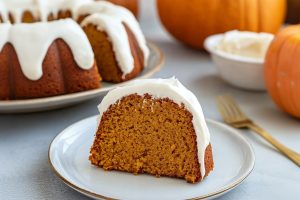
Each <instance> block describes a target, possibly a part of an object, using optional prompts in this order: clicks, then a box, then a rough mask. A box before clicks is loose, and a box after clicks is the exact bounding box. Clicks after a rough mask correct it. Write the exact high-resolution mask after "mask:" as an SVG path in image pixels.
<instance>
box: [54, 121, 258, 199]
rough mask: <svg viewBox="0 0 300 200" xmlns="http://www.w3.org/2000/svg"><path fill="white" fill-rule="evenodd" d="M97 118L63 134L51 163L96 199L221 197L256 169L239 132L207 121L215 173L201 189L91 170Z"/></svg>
mask: <svg viewBox="0 0 300 200" xmlns="http://www.w3.org/2000/svg"><path fill="white" fill-rule="evenodd" d="M96 118H97V117H96V116H94V117H90V118H87V119H84V120H82V121H79V122H77V123H75V124H73V125H72V126H69V127H68V128H67V129H65V130H64V131H62V132H61V133H60V134H59V135H58V136H56V138H55V139H54V140H53V141H52V143H51V145H50V147H49V163H50V165H51V167H52V168H53V170H54V171H55V173H56V174H57V175H58V177H59V178H61V179H62V180H63V182H65V183H66V184H67V185H68V186H70V187H71V188H73V189H75V190H77V191H78V192H80V193H82V194H85V195H87V196H89V197H92V198H95V199H111V198H112V199H156V200H158V199H193V198H197V199H202V198H215V197H217V196H220V195H222V194H224V193H226V192H228V191H230V190H231V189H233V188H234V187H236V186H237V185H238V184H240V183H241V182H242V181H243V180H244V179H245V178H246V177H247V176H248V175H249V174H250V173H251V171H252V169H253V167H254V161H255V157H254V152H253V150H252V147H251V145H250V144H249V143H248V142H247V140H246V139H245V138H244V137H243V136H242V135H241V134H240V133H238V132H237V131H235V130H234V129H232V128H230V127H228V126H226V125H223V124H221V123H219V122H215V121H212V120H207V123H208V127H209V129H210V132H211V143H212V148H213V156H214V161H215V169H214V170H213V171H212V172H211V174H210V175H209V176H208V177H207V178H206V179H205V180H204V181H203V182H200V183H198V184H189V183H186V182H185V180H181V179H175V178H167V177H161V178H156V177H154V176H150V175H145V174H143V175H141V174H140V175H137V176H135V175H132V174H130V173H125V172H116V171H109V172H107V171H104V170H103V169H101V168H97V167H94V166H92V165H91V164H90V162H89V160H88V157H89V150H90V147H91V145H92V142H93V139H94V133H95V130H96V126H97V125H96V124H97V122H96Z"/></svg>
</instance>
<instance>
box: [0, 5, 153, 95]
mask: <svg viewBox="0 0 300 200" xmlns="http://www.w3.org/2000/svg"><path fill="white" fill-rule="evenodd" d="M64 18H70V19H68V20H67V21H65V22H57V23H50V22H48V21H57V20H60V19H64ZM72 18H73V20H74V21H73V22H72ZM0 20H1V22H5V23H3V24H0V30H1V34H2V36H3V37H2V38H1V42H2V52H1V53H0V54H1V56H0V64H1V63H3V65H6V66H5V67H3V68H2V69H1V71H3V74H2V75H1V76H3V77H4V79H3V80H2V82H3V83H5V84H9V85H5V86H2V87H5V88H6V91H8V89H7V88H9V87H10V88H14V87H15V86H16V85H18V84H15V85H11V84H12V83H13V82H14V80H13V81H4V80H7V79H11V78H16V77H18V78H20V77H21V78H20V79H22V80H23V79H24V77H25V78H27V79H24V80H23V81H22V82H21V83H24V82H27V83H28V88H27V89H24V88H23V89H20V90H22V91H23V92H22V95H18V94H16V95H14V91H16V90H19V88H16V89H11V90H10V93H13V94H10V95H8V92H1V93H0V94H1V95H0V98H1V99H18V98H35V97H46V96H54V95H59V94H65V93H70V92H77V91H82V90H87V89H94V88H97V87H99V85H100V84H99V83H98V84H95V83H94V80H95V77H97V80H99V74H98V72H97V70H95V69H94V68H95V66H93V65H94V59H95V60H96V64H97V67H98V71H99V72H100V74H101V75H102V76H103V80H104V81H110V82H122V81H126V80H129V79H132V78H134V77H136V76H137V75H138V74H139V73H140V72H141V71H142V70H143V68H144V67H145V66H146V64H147V61H148V57H149V49H148V47H147V45H146V40H145V38H144V36H143V34H142V32H141V30H140V28H139V25H138V22H137V21H136V19H135V17H134V16H133V15H132V13H131V12H130V11H128V10H126V9H125V8H123V7H120V6H116V5H113V4H111V3H109V2H105V1H97V2H94V1H92V0H24V1H17V0H0ZM82 20H83V21H82ZM39 21H42V22H43V23H40V22H39ZM22 22H37V23H32V24H31V25H30V24H23V23H22ZM76 22H77V23H80V22H82V28H83V30H84V32H83V31H82V30H80V27H79V26H78V24H77V23H76ZM10 23H13V24H16V25H10ZM63 23H65V25H62V24H63ZM52 29H53V30H52ZM44 30H45V31H44ZM23 35H24V36H23ZM54 37H55V38H54ZM70 41H72V42H70ZM58 44H60V45H58ZM82 44H86V46H85V47H82ZM7 46H8V47H7ZM63 47H64V48H63ZM81 47H82V48H81ZM7 48H8V49H9V50H7ZM28 49H30V50H28ZM63 49H68V51H67V50H64V52H57V51H61V50H63ZM51 52H52V53H51ZM54 52H56V53H54ZM66 52H68V53H66ZM15 55H16V56H15ZM12 58H14V59H15V60H12ZM67 58H68V59H67ZM60 61H64V62H60ZM10 62H13V63H16V64H15V65H12V64H11V63H10ZM83 62H86V63H83ZM55 63H56V64H55ZM57 63H60V64H57ZM62 63H65V64H62ZM67 64H68V65H67ZM75 64H76V65H77V68H75V67H74V66H75ZM10 66H17V67H16V70H12V69H14V67H10ZM92 66H93V67H92ZM19 68H20V69H21V70H19V71H20V72H23V74H22V73H18V76H13V74H14V73H12V72H16V71H18V69H19ZM51 68H55V70H53V71H55V73H51V74H50V75H49V74H48V73H45V74H47V77H44V76H42V71H48V70H47V69H49V71H51ZM60 68H62V69H61V70H63V71H61V72H56V71H57V70H58V69H60ZM42 69H43V70H42ZM72 69H74V70H72ZM68 72H71V73H72V74H67V73H68ZM7 74H9V75H8V76H7ZM62 74H64V78H63V80H64V82H65V83H64V88H65V89H63V86H61V85H59V86H58V85H57V82H61V80H60V79H59V80H57V77H61V76H62ZM81 74H82V76H81ZM88 74H89V76H88V77H91V76H92V77H93V78H88V77H87V75H88ZM91 74H92V75H91ZM69 77H73V78H75V77H76V78H75V79H74V80H72V81H75V80H77V83H76V82H72V83H69V82H68V81H66V80H68V79H70V78H69ZM20 79H18V80H16V81H15V82H18V81H19V80H20ZM40 79H44V80H47V81H42V82H37V81H40ZM81 79H82V80H81ZM30 81H31V82H30ZM44 82H47V84H46V85H47V87H49V88H51V89H49V88H48V89H47V90H45V88H44V87H46V86H45V85H44V84H43V85H42V84H41V83H44ZM75 83H76V84H75ZM83 83H84V84H83ZM49 85H51V87H50V86H49ZM25 88H26V87H25ZM42 88H44V89H42ZM68 88H69V89H68ZM30 91H35V92H30ZM37 91H39V92H37ZM26 92H28V95H27V94H26Z"/></svg>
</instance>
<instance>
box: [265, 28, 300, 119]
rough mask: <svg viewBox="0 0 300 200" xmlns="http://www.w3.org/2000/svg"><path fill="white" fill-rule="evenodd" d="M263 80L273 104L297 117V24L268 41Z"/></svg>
mask: <svg viewBox="0 0 300 200" xmlns="http://www.w3.org/2000/svg"><path fill="white" fill-rule="evenodd" d="M265 81H266V85H267V88H268V91H269V94H270V95H271V96H272V98H273V100H274V101H275V103H276V104H277V105H278V106H279V107H280V108H281V109H282V110H284V111H285V112H287V113H289V114H291V115H293V116H295V117H298V118H300V25H294V26H289V27H287V28H285V29H284V30H282V31H281V32H279V33H278V34H277V36H276V37H275V39H274V40H273V42H272V43H271V45H270V47H269V50H268V53H267V56H266V61H265Z"/></svg>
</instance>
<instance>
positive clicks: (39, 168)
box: [0, 0, 300, 200]
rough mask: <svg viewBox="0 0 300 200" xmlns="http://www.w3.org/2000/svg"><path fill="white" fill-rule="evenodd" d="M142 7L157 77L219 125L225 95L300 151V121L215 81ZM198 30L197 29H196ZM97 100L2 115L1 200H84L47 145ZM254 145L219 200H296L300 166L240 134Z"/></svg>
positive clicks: (200, 56)
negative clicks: (59, 172)
mask: <svg viewBox="0 0 300 200" xmlns="http://www.w3.org/2000/svg"><path fill="white" fill-rule="evenodd" d="M144 2H146V3H143V5H142V13H143V15H142V17H141V24H142V28H143V30H144V32H145V34H146V36H147V38H148V39H150V40H152V41H153V42H155V43H157V44H158V45H159V46H160V47H161V48H162V50H163V51H164V53H165V55H166V62H165V67H164V68H163V69H162V70H161V71H160V72H159V73H157V74H156V75H155V77H163V78H168V77H171V76H173V75H174V76H176V77H177V78H178V79H179V80H180V81H181V82H182V83H183V84H184V85H186V86H187V87H188V88H189V89H190V90H192V91H193V92H194V93H195V94H196V96H197V97H198V99H199V101H200V102H201V104H202V107H203V110H204V114H205V116H206V117H207V118H211V119H214V120H218V121H221V117H220V115H219V113H218V111H217V108H216V105H215V101H214V98H215V96H217V95H220V94H224V93H228V94H231V95H232V96H234V97H235V98H236V99H237V101H238V102H239V103H240V105H241V107H242V108H243V110H244V111H245V112H246V113H247V114H249V115H250V116H251V117H252V118H253V119H255V120H256V121H257V122H258V123H259V124H261V125H262V126H263V127H264V128H265V129H266V130H268V131H269V132H270V133H272V135H273V136H275V137H276V138H278V139H279V140H280V141H282V142H283V143H284V144H286V145H287V146H289V147H291V148H293V149H295V150H297V151H298V152H300V123H299V120H297V119H294V118H291V117H289V116H287V115H286V114H284V113H282V112H281V111H279V110H278V109H277V108H276V106H275V105H274V103H273V102H272V101H271V98H270V97H269V96H268V95H267V94H266V93H263V92H250V91H243V90H239V89H235V88H233V87H231V86H229V85H227V84H226V83H225V82H223V81H222V80H221V79H220V78H218V76H217V73H216V70H215V67H214V66H213V64H212V62H211V60H210V58H209V56H208V55H207V54H206V53H205V52H199V51H195V50H191V49H188V48H186V47H184V46H182V45H180V44H178V43H176V42H175V41H174V40H173V39H172V38H171V37H170V36H169V35H168V34H167V33H166V32H164V30H163V29H162V27H161V25H160V24H159V22H158V20H157V16H156V13H155V10H154V2H153V0H151V1H149V0H148V1H144ZM199 28H201V27H199ZM100 100H101V99H100V98H96V99H94V100H91V101H87V102H84V103H82V104H80V105H77V106H73V107H69V108H65V109H60V110H55V111H50V112H42V113H33V114H18V115H0V200H11V199H22V200H38V199H49V200H56V199H66V200H77V199H88V198H87V197H85V196H83V195H81V194H79V193H77V192H76V191H74V190H72V189H70V188H69V187H67V186H65V185H64V184H63V183H62V182H61V181H60V180H59V179H58V178H57V177H56V176H55V175H54V173H53V171H52V170H51V169H50V167H49V164H48V161H47V152H48V146H49V144H50V142H51V141H52V139H53V138H54V137H55V136H56V135H57V134H58V133H59V132H60V131H61V130H63V129H64V128H66V127H67V126H69V125H70V124H72V123H74V122H76V121H78V120H81V119H83V118H86V117H89V116H92V115H95V114H97V109H96V106H97V105H98V103H99V102H100ZM241 134H244V135H245V136H246V137H247V138H248V139H249V141H250V142H251V143H252V144H253V147H254V150H255V153H256V165H255V169H254V171H253V172H252V174H251V175H250V176H249V177H248V178H247V179H246V180H245V182H244V183H243V184H242V185H240V186H239V187H238V188H236V189H235V190H233V191H232V192H230V193H228V194H226V195H224V196H223V197H221V198H220V199H225V200H226V199H232V200H235V199H236V200H239V199H245V200H248V199H249V200H252V199H272V200H275V199H300V168H299V167H297V166H296V165H295V164H293V163H292V162H290V161H289V160H287V159H286V158H285V157H284V156H282V155H281V154H279V153H278V152H277V151H276V150H274V148H272V147H271V146H270V145H268V144H267V143H265V142H264V141H263V140H261V139H260V138H259V137H258V136H256V135H255V134H254V133H250V132H247V131H244V132H241ZM230 159H234V158H228V162H229V161H230Z"/></svg>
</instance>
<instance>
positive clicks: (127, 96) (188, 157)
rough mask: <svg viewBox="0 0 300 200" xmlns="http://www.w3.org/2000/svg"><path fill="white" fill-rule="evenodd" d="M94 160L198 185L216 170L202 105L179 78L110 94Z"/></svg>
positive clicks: (144, 83) (113, 167) (101, 118)
mask: <svg viewBox="0 0 300 200" xmlns="http://www.w3.org/2000/svg"><path fill="white" fill-rule="evenodd" d="M98 108H99V112H100V116H99V126H98V130H97V133H96V136H95V140H94V143H93V145H92V147H91V151H90V157H89V159H90V161H91V163H92V164H93V165H96V166H98V167H101V168H103V169H104V170H118V171H125V172H131V173H134V174H138V173H147V174H152V175H155V176H157V177H159V176H169V177H177V178H182V179H185V180H186V181H187V182H190V183H196V182H199V181H201V180H202V179H203V178H204V177H206V176H207V175H208V174H209V172H210V171H211V170H212V169H213V166H214V162H213V157H212V147H211V144H210V135H209V131H208V128H207V126H206V123H205V120H204V116H203V113H202V109H201V106H200V104H199V102H198V100H197V98H196V97H195V95H194V94H193V93H192V92H190V91H189V90H187V89H186V88H185V87H184V86H183V85H182V84H181V83H180V82H179V81H178V80H176V79H174V78H172V79H148V80H147V79H146V80H139V81H135V82H133V83H132V84H130V85H127V86H124V87H119V88H116V89H114V90H112V91H110V92H109V93H108V94H107V95H106V96H105V97H104V99H103V100H102V102H101V104H100V105H99V107H98Z"/></svg>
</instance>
